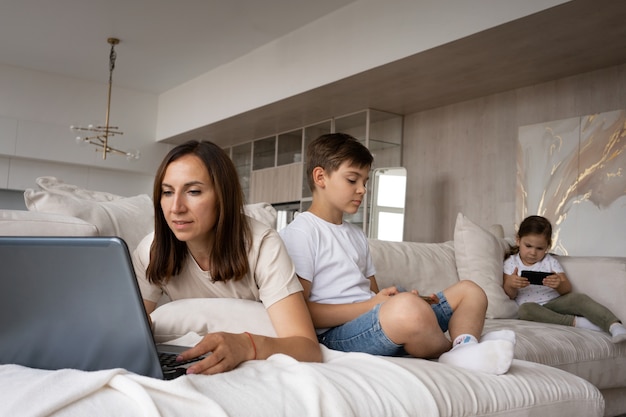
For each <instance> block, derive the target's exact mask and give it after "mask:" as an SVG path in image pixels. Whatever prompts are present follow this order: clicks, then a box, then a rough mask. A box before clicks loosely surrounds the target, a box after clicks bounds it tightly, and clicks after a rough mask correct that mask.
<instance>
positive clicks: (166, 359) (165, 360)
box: [159, 352, 204, 368]
mask: <svg viewBox="0 0 626 417" xmlns="http://www.w3.org/2000/svg"><path fill="white" fill-rule="evenodd" d="M177 356H178V355H177V354H176V353H166V352H159V362H161V367H162V368H177V367H179V366H182V365H185V364H188V363H192V362H197V361H199V360H200V359H203V358H204V357H203V356H201V357H199V358H193V359H187V360H186V361H176V357H177Z"/></svg>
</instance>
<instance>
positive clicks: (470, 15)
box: [156, 0, 566, 140]
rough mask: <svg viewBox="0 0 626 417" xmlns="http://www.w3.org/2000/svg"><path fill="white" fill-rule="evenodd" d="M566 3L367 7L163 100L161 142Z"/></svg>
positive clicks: (348, 10) (432, 0) (412, 2)
mask: <svg viewBox="0 0 626 417" xmlns="http://www.w3.org/2000/svg"><path fill="white" fill-rule="evenodd" d="M561 3H566V1H564V0H525V1H519V0H473V1H467V0H446V1H439V0H419V1H418V0H385V1H380V0H361V1H357V2H354V3H351V4H350V5H348V6H346V7H344V8H342V9H340V10H338V11H336V12H335V13H332V14H330V15H327V16H325V17H323V18H321V19H319V20H317V21H315V22H313V23H311V24H309V25H307V26H304V27H302V28H300V29H298V30H296V31H294V32H292V33H291V34H289V35H287V36H284V37H282V38H281V39H278V40H277V41H274V42H271V43H269V44H267V45H265V46H263V47H261V48H258V49H256V50H255V51H253V52H251V53H249V54H248V55H245V56H243V57H241V58H239V59H237V60H235V61H233V62H231V63H229V64H227V65H224V66H222V67H220V68H217V69H215V70H213V71H211V72H208V73H206V74H204V75H202V76H200V77H198V78H196V79H194V80H191V81H189V82H187V83H185V84H183V85H180V86H178V87H175V88H173V89H171V90H170V91H167V92H165V93H163V94H161V95H160V96H159V114H158V121H157V130H156V136H157V140H163V139H167V138H169V137H171V136H174V135H177V134H180V133H184V132H186V131H188V130H191V129H195V128H198V127H202V126H205V125H208V124H211V123H214V122H217V121H220V120H223V119H226V118H228V117H231V116H235V115H237V114H240V113H243V112H246V111H249V110H251V109H255V108H258V107H261V106H263V105H266V104H269V103H272V102H275V101H277V100H281V99H285V98H288V97H291V96H294V95H296V94H300V93H303V92H305V91H308V90H310V89H313V88H316V87H320V86H323V85H326V84H329V83H332V82H334V81H337V80H340V79H342V78H345V77H348V76H351V75H354V74H357V73H360V72H363V71H365V70H369V69H372V68H375V67H377V66H380V65H383V64H387V63H389V62H391V61H394V60H398V59H401V58H405V57H407V56H411V55H414V54H416V53H419V52H422V51H425V50H428V49H431V48H433V47H436V46H440V45H442V44H445V43H448V42H451V41H453V40H456V39H459V38H462V37H465V36H468V35H471V34H474V33H476V32H479V31H482V30H485V29H488V28H491V27H494V26H497V25H500V24H503V23H506V22H508V21H511V20H515V19H518V18H521V17H524V16H527V15H529V14H532V13H536V12H539V11H541V10H544V9H547V8H550V7H553V6H556V5H558V4H561Z"/></svg>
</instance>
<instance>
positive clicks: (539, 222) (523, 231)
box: [510, 216, 552, 255]
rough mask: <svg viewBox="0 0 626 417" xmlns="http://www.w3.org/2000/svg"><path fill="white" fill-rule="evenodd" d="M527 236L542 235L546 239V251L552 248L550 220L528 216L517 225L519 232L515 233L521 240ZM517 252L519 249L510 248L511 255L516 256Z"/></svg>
mask: <svg viewBox="0 0 626 417" xmlns="http://www.w3.org/2000/svg"><path fill="white" fill-rule="evenodd" d="M528 235H542V236H543V237H545V238H546V242H548V249H549V248H550V247H551V246H552V224H550V220H548V219H546V218H545V217H542V216H528V217H526V218H525V219H524V220H523V221H522V223H521V224H520V225H519V230H518V231H517V237H518V238H520V239H521V238H523V237H524V236H528ZM518 252H519V247H518V246H514V247H512V248H511V252H510V253H511V254H513V255H514V254H516V253H518Z"/></svg>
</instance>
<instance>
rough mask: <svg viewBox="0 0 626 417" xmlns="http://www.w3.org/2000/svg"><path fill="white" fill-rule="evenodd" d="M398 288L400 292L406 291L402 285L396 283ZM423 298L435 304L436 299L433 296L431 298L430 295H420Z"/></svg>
mask: <svg viewBox="0 0 626 417" xmlns="http://www.w3.org/2000/svg"><path fill="white" fill-rule="evenodd" d="M396 289H397V290H398V291H399V292H406V289H405V288H404V287H402V286H400V285H396ZM419 297H420V298H421V299H422V300H424V301H426V302H427V303H428V304H435V300H433V299H432V298H430V296H428V295H420V296H419Z"/></svg>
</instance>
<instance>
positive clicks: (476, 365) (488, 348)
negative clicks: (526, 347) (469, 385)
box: [439, 335, 515, 375]
mask: <svg viewBox="0 0 626 417" xmlns="http://www.w3.org/2000/svg"><path fill="white" fill-rule="evenodd" d="M462 336H466V335H462ZM459 337H461V336H459ZM459 337H457V338H456V339H455V341H456V340H457V339H458V338H459ZM474 340H476V338H474ZM514 348H515V346H514V344H513V343H511V342H510V341H508V340H486V341H484V342H480V343H476V342H472V341H468V342H467V343H459V344H457V345H456V346H454V347H453V348H452V349H451V350H449V351H448V352H445V353H444V354H443V355H441V356H440V357H439V362H441V363H446V364H448V365H454V366H458V367H460V368H465V369H469V370H472V371H479V372H486V373H488V374H493V375H502V374H504V373H506V372H507V371H508V370H509V368H510V367H511V362H512V361H513V353H514Z"/></svg>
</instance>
